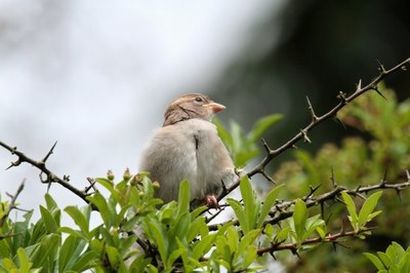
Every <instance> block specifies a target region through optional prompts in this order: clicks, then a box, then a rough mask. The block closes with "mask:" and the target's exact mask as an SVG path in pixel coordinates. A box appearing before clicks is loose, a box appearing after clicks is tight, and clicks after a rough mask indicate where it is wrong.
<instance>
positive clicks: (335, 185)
mask: <svg viewBox="0 0 410 273" xmlns="http://www.w3.org/2000/svg"><path fill="white" fill-rule="evenodd" d="M331 172H332V174H331V176H330V180H331V181H332V186H333V188H337V182H336V178H335V171H334V169H333V167H332V170H331Z"/></svg>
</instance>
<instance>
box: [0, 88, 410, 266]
mask: <svg viewBox="0 0 410 273" xmlns="http://www.w3.org/2000/svg"><path fill="white" fill-rule="evenodd" d="M383 93H384V94H385V96H386V97H387V98H388V101H387V102H386V101H384V100H381V99H380V98H379V97H377V96H372V95H371V96H366V97H363V98H361V99H359V100H358V102H357V104H355V105H352V107H350V108H348V109H347V110H346V111H345V112H343V113H342V114H341V115H340V119H341V120H342V121H344V122H345V123H346V124H348V125H350V126H354V127H356V128H358V129H359V130H362V131H363V132H365V133H366V134H367V137H368V138H369V139H370V140H369V141H364V140H363V139H362V138H358V137H356V138H348V139H346V140H344V141H343V142H342V144H341V147H337V146H336V145H334V144H327V145H325V146H324V147H323V148H322V149H321V150H320V151H319V152H318V154H317V155H315V156H314V155H311V154H310V153H308V152H306V151H303V150H297V151H296V152H295V160H294V161H292V162H287V163H284V164H283V165H282V166H281V167H280V168H279V170H278V171H277V172H276V173H275V174H274V175H275V178H276V179H275V180H276V181H280V182H281V184H280V185H278V186H275V187H273V188H271V189H269V190H267V193H266V194H264V195H263V197H260V196H259V195H258V194H257V193H256V192H255V191H254V189H253V188H252V183H251V181H250V179H249V178H248V177H247V176H245V177H242V178H241V181H240V185H239V188H240V193H241V197H242V198H241V199H237V198H228V199H227V200H226V203H224V202H222V203H223V204H222V208H226V207H230V208H232V210H233V214H234V215H232V217H230V218H228V219H225V220H223V221H222V222H215V221H211V219H212V216H211V215H210V214H208V212H210V211H211V212H212V213H218V212H217V211H214V210H210V209H208V208H206V207H198V208H191V206H190V189H189V187H190V185H189V182H188V181H181V183H180V188H179V196H178V200H177V201H172V202H170V203H167V204H163V202H162V201H161V200H159V199H157V198H156V196H155V190H156V189H157V188H158V187H159V184H158V183H157V182H156V181H151V180H150V178H149V175H148V174H147V173H139V174H136V175H132V174H130V172H129V171H126V172H125V173H124V175H123V177H122V178H121V179H120V180H119V181H114V176H113V175H112V173H108V174H107V177H100V178H95V181H94V182H95V185H94V186H95V187H96V188H97V190H96V191H94V192H93V193H90V194H89V195H88V196H87V201H88V202H89V203H88V204H87V205H85V206H83V207H77V206H68V207H66V208H64V209H63V210H61V209H60V208H59V207H58V205H57V202H56V201H55V200H54V199H53V198H52V196H50V195H49V194H46V195H45V204H44V205H42V206H40V207H39V209H38V210H39V213H40V215H41V217H40V219H38V220H36V221H33V220H32V215H33V212H27V213H26V214H25V215H23V217H22V218H21V219H18V220H12V219H11V218H10V217H8V215H9V212H10V211H11V210H12V209H14V208H15V204H13V202H8V201H2V202H1V203H0V272H24V273H25V272H67V273H69V272H84V271H87V270H92V271H94V272H136V273H138V272H152V273H154V272H225V271H228V272H256V271H258V270H259V269H261V268H264V267H265V266H266V264H267V263H269V262H270V261H271V258H269V257H270V256H269V255H268V254H271V256H272V257H275V258H279V259H280V261H282V262H283V263H285V264H287V265H288V266H289V268H292V266H295V267H297V266H298V263H295V262H294V259H288V255H294V254H297V255H299V256H300V257H301V261H306V260H304V257H306V258H305V259H308V260H307V261H308V262H309V263H308V265H306V264H304V266H303V269H300V268H298V272H317V268H322V269H323V270H324V271H326V268H327V267H329V268H330V267H332V266H333V268H334V269H335V270H334V271H332V272H342V271H349V270H350V269H351V268H356V269H357V268H360V266H362V267H361V268H365V266H369V265H370V263H369V262H368V261H367V260H366V259H365V256H366V257H367V258H368V259H369V260H370V261H371V262H372V263H373V264H374V265H375V266H376V268H377V269H378V270H379V272H408V270H409V268H410V265H409V263H408V260H409V255H410V254H409V250H406V251H405V250H404V249H403V248H402V247H401V246H400V245H398V244H397V243H393V244H392V245H391V246H389V247H388V248H387V250H386V252H385V253H383V252H377V255H374V254H371V253H370V252H369V253H366V254H365V256H362V255H356V256H361V257H362V258H363V259H362V260H360V257H355V256H354V255H352V254H351V253H352V252H353V253H354V251H360V252H362V251H363V250H364V249H365V243H364V241H363V240H355V241H349V242H350V245H351V246H352V247H353V251H351V252H346V251H344V252H341V251H337V252H333V251H329V249H328V248H327V247H326V246H325V244H326V243H330V244H331V245H336V244H337V243H339V240H340V239H343V238H346V237H355V238H358V239H367V240H369V238H370V239H371V237H369V236H371V232H370V229H371V228H372V227H373V226H374V225H375V224H376V223H378V224H379V226H381V227H382V228H384V225H387V224H384V223H385V222H386V219H394V217H397V215H400V218H399V219H403V217H404V215H406V214H407V213H409V212H403V210H399V209H400V207H401V208H406V207H407V206H408V204H407V203H403V204H400V205H399V206H398V205H397V201H396V200H397V198H396V197H395V196H394V195H392V194H391V193H388V192H386V193H385V194H384V195H383V199H381V196H382V191H376V192H373V193H371V194H370V193H368V194H367V192H365V195H363V194H361V193H359V192H358V191H355V190H354V189H355V188H356V189H359V188H357V186H358V185H359V184H358V183H360V184H364V183H370V182H374V183H378V181H379V180H380V178H381V177H382V175H383V173H384V171H385V168H386V167H388V168H389V178H392V179H394V180H397V179H398V178H400V170H402V169H405V168H409V167H410V157H409V154H410V153H409V151H410V142H409V141H410V140H409V138H408V135H409V133H410V103H409V102H404V103H402V104H400V105H398V104H397V102H396V101H395V99H394V95H393V93H392V92H390V91H388V90H383ZM280 118H281V117H280V115H271V116H268V117H266V118H263V119H261V120H259V121H258V122H256V124H255V126H254V127H253V128H252V129H251V131H250V132H249V133H247V134H245V133H244V131H243V130H242V129H241V128H240V127H239V125H238V124H236V123H234V122H232V123H231V126H230V130H229V131H228V130H227V129H226V128H225V127H223V126H222V125H221V124H220V122H219V121H216V124H217V125H218V131H219V133H220V135H221V138H222V139H223V140H224V142H225V144H226V145H227V147H228V148H229V150H230V151H231V153H232V155H233V158H234V160H235V163H236V165H237V166H244V165H246V163H248V162H249V161H250V160H251V159H253V158H255V156H257V155H258V154H259V153H260V145H258V144H257V142H258V141H259V139H260V138H261V136H262V135H263V133H264V132H266V130H268V129H269V128H270V127H271V126H273V125H274V124H276V123H277V122H278V121H279V120H280ZM332 169H333V170H334V176H333V179H331V181H329V178H328V177H329V174H330V172H331V170H332ZM332 182H333V183H332ZM319 183H320V184H321V187H320V190H321V191H323V194H328V193H329V192H331V191H332V190H334V189H339V188H338V186H337V185H334V184H337V183H343V185H345V186H349V188H350V190H346V189H344V190H340V191H337V192H335V194H334V196H332V197H331V198H329V199H328V202H327V203H326V202H319V201H317V200H316V199H314V197H316V196H318V195H319V194H320V190H319V192H316V191H315V190H312V185H317V184H319ZM308 189H310V190H309V192H310V193H308V194H306V191H307V190H308ZM279 197H280V198H282V199H280V198H279ZM283 198H284V199H283ZM315 200H316V201H315ZM380 200H382V201H380ZM405 200H408V198H407V199H405ZM315 202H316V203H315ZM377 207H380V208H381V209H383V210H384V211H389V214H388V215H387V216H386V215H383V214H381V212H382V211H381V210H380V209H377ZM376 216H378V217H376ZM62 217H70V218H71V219H72V220H73V222H74V225H72V226H62V225H61V218H62ZM386 217H388V218H386ZM92 218H93V219H94V220H93V221H91V219H92ZM396 220H397V219H396ZM395 222H397V221H392V222H389V223H390V224H389V228H390V232H391V234H393V233H394V234H399V235H400V234H402V232H403V227H397V228H396V227H395V226H392V224H391V223H395ZM345 223H346V224H345ZM349 223H350V224H349ZM345 229H346V230H345ZM340 230H342V231H340ZM337 231H338V232H337ZM403 237H404V238H406V237H405V235H403ZM282 250H290V252H283V251H282ZM323 253H325V254H323ZM340 253H342V254H340ZM346 253H347V254H346ZM349 253H350V254H349ZM338 255H339V256H338ZM349 255H350V256H349ZM341 257H342V258H345V260H344V264H343V266H341V267H339V268H337V267H336V266H337V265H339V264H341V263H342V262H340V260H341ZM346 257H348V258H349V260H348V261H349V262H348V263H346V260H347V259H346ZM357 260H359V262H358V261H357ZM363 260H364V261H363ZM319 265H320V267H319ZM335 265H336V266H335ZM406 270H407V271H406ZM361 271H365V270H361ZM409 272H410V271H409Z"/></svg>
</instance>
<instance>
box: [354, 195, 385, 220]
mask: <svg viewBox="0 0 410 273" xmlns="http://www.w3.org/2000/svg"><path fill="white" fill-rule="evenodd" d="M382 194H383V192H382V191H378V192H375V193H373V194H372V195H370V196H369V197H368V198H367V199H366V201H365V202H364V204H363V206H362V209H361V210H360V213H359V220H358V224H359V227H363V226H364V225H366V223H367V222H368V221H370V220H371V219H369V216H370V214H371V213H372V212H373V210H374V208H375V207H376V205H377V202H378V201H379V199H380V197H381V196H382ZM373 217H374V216H373Z"/></svg>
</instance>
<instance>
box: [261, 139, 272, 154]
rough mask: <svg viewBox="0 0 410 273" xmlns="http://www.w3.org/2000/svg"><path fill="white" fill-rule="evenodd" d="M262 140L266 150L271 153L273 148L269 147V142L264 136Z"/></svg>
mask: <svg viewBox="0 0 410 273" xmlns="http://www.w3.org/2000/svg"><path fill="white" fill-rule="evenodd" d="M261 141H262V145H263V147H264V148H265V151H266V152H267V153H268V154H270V153H271V152H272V149H271V148H270V147H269V145H268V143H267V142H266V140H265V139H264V138H261Z"/></svg>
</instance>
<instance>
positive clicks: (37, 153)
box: [0, 0, 279, 209]
mask: <svg viewBox="0 0 410 273" xmlns="http://www.w3.org/2000/svg"><path fill="white" fill-rule="evenodd" d="M113 3H114V2H112V1H101V0H98V1H97V0H94V1H92V0H90V1H80V0H76V1H53V0H38V1H35V0H30V1H28V0H0V60H1V61H0V140H1V141H3V142H6V143H7V144H9V145H12V146H17V147H18V148H20V149H21V150H22V151H24V152H26V153H27V155H29V156H32V157H34V158H35V159H40V158H42V157H43V156H44V155H45V153H46V152H47V151H48V149H49V148H50V147H51V145H52V144H53V143H54V141H58V144H57V147H56V149H55V154H54V155H52V157H51V158H50V160H49V162H48V165H49V168H50V169H52V170H53V171H54V172H55V173H56V174H58V175H61V176H62V175H63V174H69V175H70V176H71V181H72V183H73V185H75V186H77V187H79V188H83V187H84V186H85V185H86V180H85V178H86V177H87V176H91V177H95V176H103V175H104V174H105V173H106V171H107V170H108V169H112V170H114V172H115V173H116V174H117V176H118V175H120V174H121V173H122V171H123V170H124V169H125V168H126V167H130V169H131V171H133V172H136V171H137V170H138V161H139V156H140V152H141V150H142V148H143V146H144V144H145V143H146V141H147V139H148V138H149V136H150V134H151V132H152V130H153V129H155V128H156V127H158V126H160V125H161V122H162V121H161V120H162V114H163V110H164V107H165V105H166V103H167V102H168V101H169V100H171V99H172V98H173V97H175V96H176V95H178V94H179V93H184V92H191V91H201V92H205V93H207V92H209V91H211V90H206V86H207V83H208V82H210V81H211V80H212V79H213V77H216V75H218V73H220V72H221V71H222V69H223V68H224V66H225V65H226V64H227V62H228V61H229V60H231V59H232V58H235V56H236V55H237V54H238V52H239V49H240V48H241V46H243V44H244V41H246V39H247V38H248V37H249V34H250V33H251V31H252V28H253V26H254V25H255V24H256V23H258V22H261V21H263V19H264V18H265V16H266V15H267V14H266V13H265V12H266V11H267V10H271V5H277V6H278V4H279V1H270V0H253V1H241V2H240V3H239V1H233V0H225V1H216V0H215V1H209V0H208V1H188V0H186V1H135V0H124V1H116V2H115V4H113ZM268 7H269V8H268ZM212 91H213V90H212ZM12 159H13V157H12V156H11V155H10V154H9V153H8V152H6V151H5V150H3V149H0V167H1V168H2V169H3V168H5V167H7V166H8V165H9V163H10V161H11V160H12ZM23 178H26V179H27V182H26V188H25V191H24V192H23V194H22V195H21V197H20V198H19V201H20V202H21V206H22V207H23V208H27V209H30V208H35V207H37V206H38V204H40V203H42V201H43V196H44V193H45V192H46V186H45V185H42V184H41V183H39V180H38V172H37V170H35V169H34V168H32V167H30V166H23V167H19V168H14V169H12V170H9V171H7V172H6V171H0V192H1V194H2V195H3V197H4V193H5V192H6V191H7V192H10V193H13V192H14V191H15V190H16V189H17V186H18V184H19V183H20V182H21V181H22V179H23ZM51 192H52V193H53V195H54V196H55V197H56V198H57V199H58V203H59V204H60V206H61V207H64V206H66V205H68V204H80V205H81V204H82V203H81V201H80V200H79V199H78V198H77V197H75V196H74V195H73V194H71V193H69V192H68V191H67V190H65V189H61V187H59V186H58V185H55V186H53V187H52V188H51Z"/></svg>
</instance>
